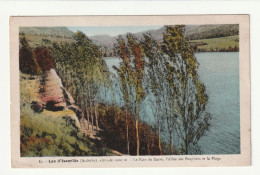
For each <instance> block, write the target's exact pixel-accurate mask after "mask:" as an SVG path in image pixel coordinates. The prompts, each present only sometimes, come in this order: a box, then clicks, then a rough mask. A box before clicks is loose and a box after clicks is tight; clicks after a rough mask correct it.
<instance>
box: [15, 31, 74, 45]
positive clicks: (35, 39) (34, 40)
mask: <svg viewBox="0 0 260 175" xmlns="http://www.w3.org/2000/svg"><path fill="white" fill-rule="evenodd" d="M19 30H20V31H19V35H20V37H21V36H23V35H25V36H26V39H27V41H28V43H29V45H30V46H31V47H32V48H35V47H38V46H41V45H50V44H51V43H52V42H58V43H66V42H67V43H71V42H74V39H73V35H74V33H73V32H72V31H70V30H69V29H68V28H67V27H20V29H19Z"/></svg>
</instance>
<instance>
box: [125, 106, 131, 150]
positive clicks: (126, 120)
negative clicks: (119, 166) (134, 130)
mask: <svg viewBox="0 0 260 175" xmlns="http://www.w3.org/2000/svg"><path fill="white" fill-rule="evenodd" d="M127 117H128V116H127V108H126V110H125V123H126V143H127V154H128V155H129V154H130V151H129V138H128V119H127Z"/></svg>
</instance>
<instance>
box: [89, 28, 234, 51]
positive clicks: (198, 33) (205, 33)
mask: <svg viewBox="0 0 260 175" xmlns="http://www.w3.org/2000/svg"><path fill="white" fill-rule="evenodd" d="M164 32H165V31H164V27H162V28H160V29H157V30H149V31H143V32H139V33H135V36H136V37H137V38H139V39H141V38H142V36H143V34H144V33H150V34H151V35H152V37H153V38H154V39H155V40H156V41H158V42H162V41H163V33H164ZM238 33H239V26H238V25H236V24H223V25H187V26H186V27H185V37H186V38H187V39H189V40H200V39H209V38H220V37H226V36H234V35H238ZM125 36H126V35H123V37H125ZM116 37H117V36H116ZM116 37H111V36H108V35H96V36H93V37H91V39H92V40H93V41H94V42H96V44H99V45H101V46H105V47H109V46H113V45H114V43H115V42H116Z"/></svg>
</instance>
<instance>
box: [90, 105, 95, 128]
mask: <svg viewBox="0 0 260 175" xmlns="http://www.w3.org/2000/svg"><path fill="white" fill-rule="evenodd" d="M90 115H91V124H92V127H91V130H92V132H94V116H93V111H92V110H91V111H90Z"/></svg>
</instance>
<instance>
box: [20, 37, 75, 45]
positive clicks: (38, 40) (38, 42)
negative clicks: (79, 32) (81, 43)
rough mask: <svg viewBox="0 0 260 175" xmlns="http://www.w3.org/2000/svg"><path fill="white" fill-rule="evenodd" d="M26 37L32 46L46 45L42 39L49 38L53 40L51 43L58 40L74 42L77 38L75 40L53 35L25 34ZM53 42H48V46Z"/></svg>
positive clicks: (60, 41)
mask: <svg viewBox="0 0 260 175" xmlns="http://www.w3.org/2000/svg"><path fill="white" fill-rule="evenodd" d="M25 37H26V39H27V41H28V43H29V45H30V46H31V47H32V48H36V47H39V46H42V45H44V42H43V41H42V39H47V40H49V41H51V43H53V42H57V43H72V42H75V40H73V39H69V38H57V37H53V36H40V35H25ZM51 43H47V44H46V46H50V45H51Z"/></svg>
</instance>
